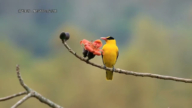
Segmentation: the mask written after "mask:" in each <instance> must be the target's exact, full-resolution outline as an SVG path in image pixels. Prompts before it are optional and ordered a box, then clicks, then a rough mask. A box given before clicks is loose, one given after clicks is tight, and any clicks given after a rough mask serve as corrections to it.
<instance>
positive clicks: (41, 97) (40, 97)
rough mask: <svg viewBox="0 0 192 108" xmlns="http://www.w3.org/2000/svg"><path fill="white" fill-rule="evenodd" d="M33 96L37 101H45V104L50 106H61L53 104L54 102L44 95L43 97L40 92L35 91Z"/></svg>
mask: <svg viewBox="0 0 192 108" xmlns="http://www.w3.org/2000/svg"><path fill="white" fill-rule="evenodd" d="M34 97H35V98H37V99H38V100H39V101H41V102H42V103H45V104H47V105H49V106H50V107H52V108H63V107H61V106H59V105H57V104H55V103H54V102H52V101H51V100H49V99H46V98H45V97H43V96H42V95H41V94H39V93H37V92H35V94H34Z"/></svg>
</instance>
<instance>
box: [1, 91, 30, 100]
mask: <svg viewBox="0 0 192 108" xmlns="http://www.w3.org/2000/svg"><path fill="white" fill-rule="evenodd" d="M25 94H27V92H26V91H24V92H20V93H17V94H13V95H11V96H7V97H3V98H0V101H6V100H9V99H12V98H15V97H18V96H21V95H25Z"/></svg>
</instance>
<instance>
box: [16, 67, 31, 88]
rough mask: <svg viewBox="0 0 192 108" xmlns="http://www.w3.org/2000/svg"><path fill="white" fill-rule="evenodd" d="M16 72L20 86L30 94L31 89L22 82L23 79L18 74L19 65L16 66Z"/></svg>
mask: <svg viewBox="0 0 192 108" xmlns="http://www.w3.org/2000/svg"><path fill="white" fill-rule="evenodd" d="M16 71H17V77H18V79H19V82H20V84H21V86H22V87H23V88H24V89H25V90H26V91H27V92H30V91H31V89H30V88H29V87H28V86H27V85H26V84H25V83H24V82H23V79H22V77H21V75H20V72H19V65H17V66H16Z"/></svg>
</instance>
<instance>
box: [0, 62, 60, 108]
mask: <svg viewBox="0 0 192 108" xmlns="http://www.w3.org/2000/svg"><path fill="white" fill-rule="evenodd" d="M16 71H17V77H18V79H19V82H20V84H21V86H22V87H23V88H24V89H25V90H26V91H25V92H20V93H18V94H14V95H12V96H7V97H4V98H0V101H6V100H9V99H12V98H14V97H17V96H21V95H25V94H27V95H26V96H25V97H23V98H22V99H21V100H19V101H18V102H17V103H16V104H15V105H13V106H12V107H11V108H16V107H18V106H19V105H21V104H22V103H23V102H25V101H26V100H27V99H29V98H30V97H35V98H36V99H38V100H39V101H40V102H42V103H44V104H47V105H48V106H50V107H52V108H63V107H61V106H59V105H57V104H56V103H54V102H52V101H51V100H49V99H47V98H45V97H43V96H42V95H41V94H39V93H38V92H36V91H34V90H32V89H31V88H29V87H28V86H27V85H26V84H25V83H24V81H23V79H22V77H21V74H20V70H19V65H17V66H16Z"/></svg>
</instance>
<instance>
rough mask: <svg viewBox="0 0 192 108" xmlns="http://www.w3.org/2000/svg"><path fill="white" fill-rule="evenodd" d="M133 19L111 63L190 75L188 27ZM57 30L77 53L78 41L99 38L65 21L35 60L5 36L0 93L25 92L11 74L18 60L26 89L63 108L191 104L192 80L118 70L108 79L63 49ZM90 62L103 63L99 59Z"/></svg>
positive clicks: (5, 106) (30, 106) (4, 106)
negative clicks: (67, 36) (129, 33)
mask: <svg viewBox="0 0 192 108" xmlns="http://www.w3.org/2000/svg"><path fill="white" fill-rule="evenodd" d="M132 23H133V27H132V32H133V33H132V36H131V38H130V40H126V41H127V42H125V43H124V44H123V45H122V46H120V56H119V58H118V61H117V64H116V65H115V67H118V68H122V69H126V70H132V71H137V72H148V73H154V74H163V75H170V76H177V77H186V78H191V77H192V74H191V71H192V67H191V64H192V58H191V55H192V49H191V45H192V39H191V38H192V37H191V34H192V31H191V29H190V28H185V29H180V28H169V27H167V26H165V25H164V24H162V23H159V22H157V21H155V20H154V19H152V18H150V17H146V16H138V17H137V18H135V19H134V20H133V22H132ZM183 28H184V27H183ZM61 31H67V32H69V33H70V35H71V37H70V39H69V40H68V42H67V43H68V44H69V46H70V47H71V48H72V49H73V50H75V51H76V52H77V53H78V54H80V55H81V53H82V47H81V46H80V44H79V42H80V40H82V39H88V40H95V39H97V38H95V37H96V36H95V35H96V34H94V33H92V32H89V31H86V30H85V29H82V28H81V27H78V26H77V25H72V24H68V25H66V24H64V25H63V26H61V27H60V28H59V29H57V31H55V33H54V34H53V35H52V37H51V39H50V40H51V41H50V42H48V44H49V45H50V49H51V53H49V54H48V55H47V56H44V57H41V58H40V57H39V58H38V57H35V58H34V56H33V54H32V52H29V51H28V50H25V49H22V48H19V47H18V46H15V45H14V44H12V43H11V42H10V41H8V39H7V38H3V39H2V40H1V42H0V50H1V53H0V73H1V75H0V85H1V86H0V97H4V96H7V95H10V94H14V93H17V92H20V91H23V88H22V87H21V86H20V85H19V82H18V79H17V77H16V72H15V65H16V64H20V68H21V69H20V70H21V75H22V77H23V79H24V81H25V83H26V84H27V85H28V86H29V87H31V88H32V89H34V90H36V91H37V92H39V93H40V94H42V95H43V96H45V97H46V98H49V99H50V100H52V101H54V102H56V103H58V104H60V105H61V106H64V107H65V108H77V107H79V108H88V107H91V108H98V107H99V108H109V107H110V108H127V107H130V108H168V107H170V108H190V107H192V103H191V97H192V92H191V90H192V86H191V84H185V83H180V82H174V81H165V80H159V79H152V78H142V77H135V76H127V75H122V74H116V73H115V74H114V79H113V80H112V81H106V79H105V71H103V70H101V69H98V68H96V67H93V66H90V65H87V64H86V63H84V62H81V61H80V60H78V59H77V58H75V57H74V56H73V55H71V54H70V53H69V52H68V51H67V50H66V49H65V48H64V46H63V45H62V43H61V40H60V39H59V34H60V33H61ZM26 39H27V38H26ZM18 40H20V38H18ZM117 43H118V44H119V43H121V42H120V41H117ZM28 44H30V43H28ZM31 44H35V43H31ZM91 61H92V62H95V63H98V64H102V59H101V57H95V58H94V59H93V60H91ZM20 98H21V97H18V98H16V99H12V100H9V101H6V102H1V103H0V107H1V108H9V107H11V106H12V105H13V104H14V103H16V102H17V101H18V100H19V99H20ZM34 107H36V108H48V106H46V105H44V104H41V103H40V102H39V101H38V100H36V99H34V98H31V99H29V100H28V101H27V102H25V103H24V104H22V105H21V106H20V108H34Z"/></svg>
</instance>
